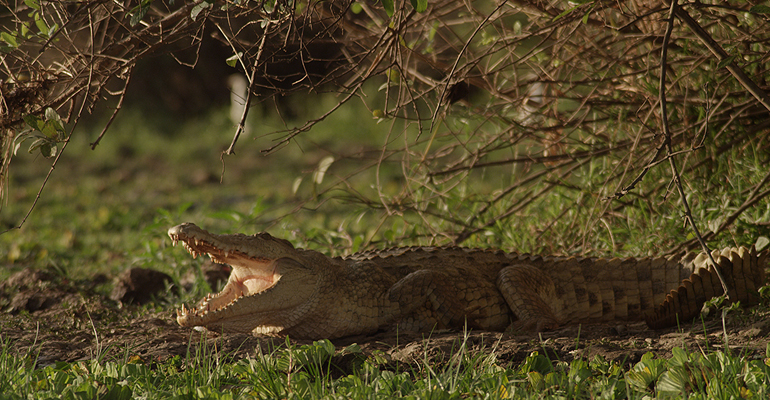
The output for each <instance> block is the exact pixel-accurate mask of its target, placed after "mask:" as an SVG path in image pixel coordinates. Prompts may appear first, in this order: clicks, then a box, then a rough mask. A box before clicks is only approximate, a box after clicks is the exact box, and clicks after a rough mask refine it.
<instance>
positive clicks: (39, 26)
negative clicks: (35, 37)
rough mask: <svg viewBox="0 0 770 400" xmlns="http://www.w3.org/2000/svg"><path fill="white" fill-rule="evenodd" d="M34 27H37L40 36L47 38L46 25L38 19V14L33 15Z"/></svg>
mask: <svg viewBox="0 0 770 400" xmlns="http://www.w3.org/2000/svg"><path fill="white" fill-rule="evenodd" d="M35 26H37V29H38V30H39V31H40V34H41V35H43V36H48V24H46V23H45V21H44V20H43V19H42V18H40V14H35Z"/></svg>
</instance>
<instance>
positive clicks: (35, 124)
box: [24, 114, 45, 130]
mask: <svg viewBox="0 0 770 400" xmlns="http://www.w3.org/2000/svg"><path fill="white" fill-rule="evenodd" d="M24 122H26V123H27V125H29V127H30V128H32V129H37V130H40V129H41V128H42V127H43V125H44V124H45V121H43V120H42V119H40V117H38V116H36V115H32V114H30V115H25V116H24Z"/></svg>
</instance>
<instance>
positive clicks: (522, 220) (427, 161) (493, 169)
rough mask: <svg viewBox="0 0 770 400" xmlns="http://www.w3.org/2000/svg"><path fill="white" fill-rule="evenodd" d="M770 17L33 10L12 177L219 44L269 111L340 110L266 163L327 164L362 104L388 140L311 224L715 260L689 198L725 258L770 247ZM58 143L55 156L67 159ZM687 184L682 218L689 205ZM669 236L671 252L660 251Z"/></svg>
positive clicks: (426, 239)
mask: <svg viewBox="0 0 770 400" xmlns="http://www.w3.org/2000/svg"><path fill="white" fill-rule="evenodd" d="M766 11H767V10H766V7H763V6H753V7H752V6H751V5H750V4H748V3H742V2H731V3H729V4H727V3H726V4H723V3H717V2H705V3H703V2H699V3H692V4H690V3H688V4H683V5H682V6H681V7H679V8H678V9H676V10H675V9H670V8H669V6H668V3H664V2H652V3H650V2H642V1H631V2H623V3H617V2H603V1H581V2H573V3H569V4H566V3H565V4H564V5H561V4H558V5H553V6H552V5H545V4H544V3H541V2H534V1H524V2H516V3H510V2H491V1H478V2H465V3H458V2H455V1H450V0H441V1H435V2H425V1H421V0H414V1H409V2H407V1H390V0H388V1H381V2H377V3H371V2H350V1H346V0H340V1H330V2H306V1H294V2H291V1H285V0H275V1H247V0H242V1H214V0H211V1H208V0H207V1H203V2H172V1H161V0H155V1H152V0H142V1H128V0H126V1H117V2H106V3H105V2H103V1H96V0H93V1H85V2H78V3H70V2H42V1H38V0H26V1H24V2H19V1H17V2H15V3H14V4H11V5H9V6H8V8H7V12H5V14H3V15H2V18H3V21H4V22H8V23H4V24H3V26H4V28H3V32H2V34H0V40H1V41H2V43H3V47H2V49H0V50H2V51H3V52H5V53H6V54H7V57H6V59H5V60H6V61H5V62H4V63H3V67H2V68H3V72H4V74H5V78H3V80H2V83H1V85H2V91H3V93H4V102H5V103H4V104H5V107H6V108H7V110H8V112H7V113H6V114H7V117H6V118H5V119H4V120H3V125H2V126H1V127H0V128H1V129H3V131H2V135H3V149H4V151H3V159H2V163H0V165H2V170H0V174H2V177H3V179H2V182H3V183H5V182H7V179H8V178H7V177H8V171H9V168H10V165H11V163H10V161H11V158H12V157H13V151H12V149H13V148H14V147H15V145H16V144H18V142H19V141H21V140H23V135H24V132H23V131H20V129H21V128H20V127H21V126H22V123H23V122H24V121H27V122H28V123H29V122H30V121H32V120H33V119H34V121H48V120H49V118H47V117H45V118H44V114H46V112H45V110H48V109H50V110H55V111H56V112H58V114H60V115H62V116H64V115H66V116H67V117H66V118H64V117H62V119H63V121H64V124H65V125H66V128H65V129H67V130H68V132H69V133H68V134H67V135H66V137H70V135H72V134H73V132H75V133H77V129H76V127H77V125H78V121H80V118H81V117H82V115H83V114H84V113H85V112H87V111H88V110H91V109H93V108H94V107H95V106H96V105H97V103H100V102H102V100H103V99H104V98H108V99H111V101H112V102H113V104H115V103H117V104H116V106H115V112H116V113H117V112H118V111H119V110H120V109H121V104H122V103H121V102H122V98H123V96H124V95H125V90H124V88H125V86H126V85H128V84H129V81H130V78H131V76H132V71H133V69H134V66H135V65H136V64H137V63H138V62H140V61H141V60H143V59H145V58H146V57H148V56H150V55H152V54H156V53H172V52H174V51H175V50H177V49H179V48H181V47H188V46H190V45H192V46H200V48H203V47H202V41H203V40H204V38H208V37H210V36H211V35H210V34H209V33H213V34H214V36H216V37H218V38H220V39H221V42H222V44H224V45H226V46H227V47H228V48H230V49H231V51H232V56H231V57H229V58H227V59H226V60H222V62H225V63H228V64H230V65H233V66H234V67H235V68H237V69H238V70H240V71H243V72H244V73H245V75H246V76H247V78H248V79H249V82H250V83H249V86H250V89H251V91H250V93H251V96H249V97H250V98H249V102H250V103H251V104H257V103H261V102H265V101H272V100H274V99H276V98H277V97H278V96H284V95H288V94H291V93H297V92H298V91H300V90H303V91H309V92H310V93H311V94H317V93H323V92H331V93H336V94H337V95H338V96H339V97H338V98H337V101H336V102H335V103H334V104H331V105H330V106H328V107H327V108H326V110H325V111H324V112H322V113H320V115H315V116H312V117H307V119H305V120H304V121H298V122H297V124H296V125H293V124H289V123H285V124H284V126H283V128H281V127H279V128H277V129H273V130H271V131H268V132H263V133H262V134H263V135H270V137H272V138H275V140H274V141H273V142H272V143H270V144H268V145H266V146H265V147H264V150H265V152H266V153H272V152H275V151H278V150H283V149H285V148H286V147H287V146H288V145H289V144H296V143H299V142H300V139H301V138H302V137H307V138H308V141H309V142H310V143H312V144H313V145H318V142H314V141H313V138H314V135H315V132H317V130H312V131H311V129H312V128H313V127H314V126H315V125H317V124H319V123H322V122H323V121H324V120H326V119H328V118H329V117H330V115H332V114H335V113H337V112H340V111H341V110H342V109H343V107H342V106H343V105H344V104H345V103H347V102H349V101H350V100H353V99H359V100H360V101H361V103H363V104H364V105H365V107H366V109H367V110H368V111H367V112H365V114H366V115H367V116H368V115H369V114H370V115H372V118H373V121H377V122H378V123H379V124H380V125H381V126H382V127H383V128H384V129H385V130H386V133H385V136H384V137H378V138H372V140H370V141H369V143H374V145H376V146H378V147H379V151H376V152H368V151H361V150H360V149H359V148H355V147H353V146H348V147H343V148H341V149H339V150H335V151H334V153H333V154H328V156H330V157H332V158H328V157H327V158H325V159H326V160H327V161H326V163H325V164H324V165H321V164H319V165H318V167H317V168H316V169H315V170H314V171H313V172H314V173H317V174H316V176H315V177H313V178H308V180H311V179H312V180H313V181H315V182H318V181H319V180H321V181H322V182H323V184H322V185H318V184H317V185H316V186H317V188H316V190H313V191H312V193H309V194H307V195H305V197H304V200H305V202H306V203H305V204H306V207H314V205H317V204H328V203H330V202H328V201H327V200H328V199H330V198H332V199H336V200H338V201H340V200H341V201H344V202H346V203H347V204H349V205H352V206H354V207H356V211H360V210H366V211H361V212H368V213H369V214H370V215H376V219H377V220H378V221H377V222H375V223H374V226H378V227H381V229H377V230H375V231H374V232H367V234H366V237H365V239H364V240H363V243H362V244H363V245H367V244H369V243H372V242H377V241H387V242H396V241H399V242H404V241H405V240H408V241H411V242H420V243H453V244H465V245H477V246H484V245H494V244H497V243H499V242H500V240H499V238H501V237H502V238H505V240H503V241H510V242H514V243H519V244H521V247H520V249H521V250H526V251H543V252H549V251H555V250H556V251H560V252H563V253H574V252H581V253H593V254H596V253H599V254H601V253H610V254H615V253H618V252H620V253H626V252H631V251H633V250H636V249H643V250H647V251H649V250H651V249H660V248H661V247H663V248H669V249H670V248H673V249H672V252H674V251H678V250H681V249H682V248H692V247H694V246H696V241H695V238H694V235H693V234H692V233H691V232H692V231H691V230H690V229H689V228H677V227H678V226H680V225H681V224H680V219H681V215H682V213H683V212H685V211H682V209H681V207H680V206H679V201H683V200H685V199H686V200H688V203H689V204H690V205H691V208H692V213H691V214H692V216H693V218H694V219H695V222H696V224H698V225H700V228H701V230H703V231H704V235H703V236H704V237H705V238H706V239H707V240H710V241H711V242H712V243H713V244H714V245H724V244H732V243H734V242H741V243H742V244H746V243H753V242H755V241H756V239H757V237H759V236H767V231H768V226H767V224H766V223H765V222H764V221H767V219H768V216H770V203H768V200H767V196H768V194H770V189H768V183H769V181H770V171H768V170H767V167H766V166H767V165H768V163H769V162H770V160H768V154H770V152H768V151H767V149H768V146H769V144H768V143H770V141H768V137H770V136H769V135H768V133H769V132H770V129H769V128H768V124H767V120H768V103H767V95H766V94H765V93H764V91H763V87H766V85H767V82H766V77H767V76H770V74H768V57H770V56H768V55H769V54H770V51H768V50H769V49H767V43H768V41H767V34H768V32H770V29H767V24H768V21H767V12H766ZM669 28H670V32H671V33H670V35H669V36H665V37H664V38H662V35H663V34H664V33H665V32H666V30H667V29H669ZM97 32H101V33H100V34H99V35H96V33H97ZM190 38H192V43H188V42H186V41H189V39H190ZM663 49H665V50H666V52H662V50H663ZM661 54H666V56H665V57H666V58H665V60H663V59H661V57H662V55H661ZM198 56H200V57H203V56H205V54H198ZM663 61H665V63H663ZM662 64H663V65H666V66H667V69H666V70H662V69H661V68H660V66H661V65H662ZM193 65H194V63H193ZM664 71H665V73H666V74H665V76H662V74H663V72H664ZM369 82H372V83H373V84H374V86H372V85H369ZM661 84H662V85H664V86H661ZM377 86H379V87H380V92H379V93H374V92H373V91H372V87H377ZM116 88H117V89H116ZM663 89H665V90H663ZM319 96H320V94H319ZM304 98H307V97H304ZM316 98H317V97H316ZM663 100H665V101H666V103H667V104H668V105H667V107H666V108H665V109H664V108H662V107H661V104H662V101H663ZM65 111H66V112H65ZM362 115H364V114H361V115H358V116H357V118H358V119H360V118H361V116H362ZM664 117H665V118H664ZM111 122H112V119H110V120H109V121H108V122H106V124H105V130H106V128H107V127H109V126H110V124H111ZM33 125H34V124H33ZM102 134H104V131H103V132H102ZM59 136H64V135H57V138H49V139H48V141H47V142H46V141H45V140H44V142H45V143H43V142H36V143H37V144H40V146H39V147H38V148H40V150H41V151H43V152H44V153H45V155H53V154H54V146H53V145H54V142H56V143H59V141H60V140H61V139H62V138H61V137H59ZM237 137H238V135H236V137H235V138H234V139H233V141H232V143H231V146H230V148H229V149H228V150H227V151H226V153H227V154H232V153H233V151H234V149H235V145H236V141H237ZM39 139H43V138H42V137H40V138H39ZM100 140H101V134H100V135H99V137H98V138H97V139H96V140H95V141H94V142H93V146H96V144H98V143H99V142H100ZM66 143H67V142H66V140H65V141H64V142H63V146H62V148H61V149H59V148H56V149H55V150H56V151H58V152H59V153H61V152H62V151H64V150H65V147H66ZM306 143H307V142H306ZM241 146H243V144H241ZM337 160H348V161H351V162H348V163H341V162H337ZM670 160H673V161H675V162H671V168H670V169H666V168H663V166H662V165H661V164H663V163H668V162H669V161H670ZM352 161H357V163H355V162H352ZM41 162H43V161H41ZM54 162H56V161H54ZM321 171H323V172H324V173H325V175H327V176H329V175H331V176H333V177H334V178H335V179H329V178H327V179H325V180H324V179H322V178H323V176H324V174H323V173H320V172H321ZM393 171H397V172H398V174H397V175H395V174H391V172H393ZM319 173H320V174H319ZM680 174H681V176H682V180H683V187H684V188H685V189H686V193H685V194H686V197H684V198H682V197H681V196H677V195H672V194H671V193H670V187H671V185H672V184H673V183H675V182H678V181H679V179H678V178H676V177H677V176H678V175H680ZM372 177H374V178H372ZM383 177H384V178H386V179H387V180H385V179H381V178H383ZM366 181H369V184H370V185H371V186H370V187H369V188H364V189H359V187H360V186H359V182H366ZM306 182H307V180H306ZM298 184H301V182H299V181H295V186H296V185H298ZM283 185H285V186H291V184H290V183H289V182H284V183H283ZM735 193H740V195H738V196H736V195H735ZM3 194H4V195H5V194H6V193H5V190H3ZM534 215H537V216H538V217H537V218H533V217H532V216H534ZM661 226H665V229H664V231H666V232H674V233H667V234H666V235H665V236H663V235H660V236H659V235H651V236H650V235H646V236H645V235H644V234H642V232H652V231H654V230H655V228H656V227H661ZM390 227H393V228H390ZM512 227H521V228H520V229H512ZM490 238H497V239H490ZM594 238H598V239H599V240H590V239H594ZM597 242H601V243H597ZM677 245H678V246H677Z"/></svg>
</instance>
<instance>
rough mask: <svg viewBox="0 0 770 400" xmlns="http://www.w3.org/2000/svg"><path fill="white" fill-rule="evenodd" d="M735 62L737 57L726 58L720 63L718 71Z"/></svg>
mask: <svg viewBox="0 0 770 400" xmlns="http://www.w3.org/2000/svg"><path fill="white" fill-rule="evenodd" d="M734 60H735V56H730V57H727V58H725V59H724V60H722V61H720V62H719V64H717V69H722V68H724V67H726V66H728V65H730V63H731V62H733V61H734Z"/></svg>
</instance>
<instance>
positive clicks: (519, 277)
mask: <svg viewBox="0 0 770 400" xmlns="http://www.w3.org/2000/svg"><path fill="white" fill-rule="evenodd" d="M168 234H169V236H170V237H171V239H172V241H173V243H174V244H177V243H178V242H181V243H182V244H183V245H184V247H185V249H187V251H188V252H189V253H191V254H192V256H193V257H197V256H198V255H202V254H206V255H208V256H209V257H210V258H211V260H212V261H214V262H216V263H221V264H229V265H230V266H231V267H232V271H231V273H230V277H229V279H228V281H227V284H226V285H225V286H224V288H223V289H222V291H220V292H219V293H216V294H209V295H207V296H205V297H204V298H203V299H202V300H201V301H200V302H199V303H198V304H197V305H196V306H194V307H187V306H185V305H182V306H181V309H179V310H177V322H178V323H179V324H180V325H182V326H189V327H194V326H203V327H205V328H207V329H208V330H211V331H219V332H244V333H248V332H251V333H253V334H255V335H258V334H264V335H273V336H285V335H288V336H290V337H292V338H297V339H321V338H327V339H334V338H339V337H345V336H353V335H369V334H373V333H376V332H377V331H381V330H389V329H397V330H398V331H413V332H429V331H433V330H435V329H463V328H468V329H478V330H490V331H505V330H507V329H514V330H517V331H524V332H531V331H542V330H551V329H555V328H557V327H559V326H562V325H567V324H580V323H601V322H610V321H646V322H647V325H648V326H649V327H651V328H653V329H657V328H662V327H667V326H672V325H676V324H677V323H678V322H682V323H684V322H686V321H687V320H692V318H694V317H695V316H698V315H699V314H700V311H701V307H702V304H703V303H704V302H705V301H706V300H708V299H710V298H712V297H714V296H719V295H721V294H722V292H723V291H722V286H721V284H720V282H719V280H718V279H717V277H716V274H715V272H714V267H713V265H710V262H709V259H708V257H707V255H706V254H705V253H701V254H699V255H695V254H688V255H685V256H684V257H682V258H681V259H674V258H663V257H657V258H653V257H649V258H589V257H574V256H573V257H557V256H538V255H530V254H518V253H509V252H504V251H501V250H482V249H469V248H461V247H403V248H391V249H387V250H381V251H367V252H360V253H356V254H353V255H350V256H347V257H329V256H326V255H324V254H322V253H320V252H317V251H313V250H307V249H300V248H294V246H292V244H291V243H290V242H289V241H287V240H284V239H279V238H276V237H273V236H271V235H270V234H268V233H257V234H255V235H245V234H222V235H219V234H213V233H209V232H207V231H205V230H203V229H201V228H199V227H198V226H196V225H195V224H192V223H185V224H181V225H178V226H175V227H173V228H171V229H169V231H168ZM712 254H713V256H714V259H715V260H717V263H718V264H719V267H720V268H721V270H722V274H723V275H724V276H725V277H726V279H727V283H728V284H729V285H730V286H731V287H734V288H735V289H736V290H735V292H736V293H737V299H735V300H739V301H740V302H741V304H744V305H751V304H756V303H758V301H759V295H758V289H759V288H760V287H761V286H762V285H763V284H764V279H765V271H764V268H765V264H766V261H767V255H768V252H767V251H763V252H761V253H758V252H757V251H756V250H755V249H754V248H753V247H752V248H751V249H747V248H745V247H739V248H728V249H724V250H719V251H716V250H715V251H714V252H713V253H712Z"/></svg>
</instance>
